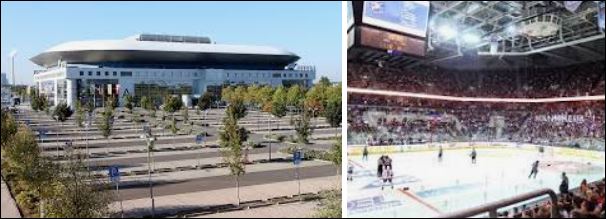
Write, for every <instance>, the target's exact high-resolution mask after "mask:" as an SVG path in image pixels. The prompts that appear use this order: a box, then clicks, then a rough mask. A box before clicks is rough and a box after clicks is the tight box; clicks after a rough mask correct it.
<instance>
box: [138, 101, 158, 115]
mask: <svg viewBox="0 0 606 219" xmlns="http://www.w3.org/2000/svg"><path fill="white" fill-rule="evenodd" d="M141 107H142V108H143V109H144V110H145V111H147V112H148V113H151V115H150V116H151V117H152V118H155V117H156V112H155V110H156V107H155V106H154V103H153V102H152V100H151V99H150V98H149V97H147V96H143V97H141Z"/></svg>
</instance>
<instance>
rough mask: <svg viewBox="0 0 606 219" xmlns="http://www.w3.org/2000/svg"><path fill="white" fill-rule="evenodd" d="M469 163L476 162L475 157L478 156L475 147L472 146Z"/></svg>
mask: <svg viewBox="0 0 606 219" xmlns="http://www.w3.org/2000/svg"><path fill="white" fill-rule="evenodd" d="M470 156H471V163H472V164H476V161H477V158H478V152H477V151H476V148H475V147H474V148H473V150H472V151H471V155H470Z"/></svg>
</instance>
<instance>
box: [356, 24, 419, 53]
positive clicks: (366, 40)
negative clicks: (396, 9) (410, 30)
mask: <svg viewBox="0 0 606 219" xmlns="http://www.w3.org/2000/svg"><path fill="white" fill-rule="evenodd" d="M359 33H360V45H362V46H366V47H371V48H376V49H381V50H386V51H388V52H390V53H402V54H408V55H413V56H419V57H422V56H425V51H426V49H425V41H424V40H421V39H417V38H412V37H409V36H406V35H402V34H395V33H390V32H387V31H382V30H377V29H373V28H369V27H360V30H359Z"/></svg>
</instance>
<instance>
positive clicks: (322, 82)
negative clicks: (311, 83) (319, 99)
mask: <svg viewBox="0 0 606 219" xmlns="http://www.w3.org/2000/svg"><path fill="white" fill-rule="evenodd" d="M317 85H318V86H321V87H330V86H331V85H332V82H330V80H329V79H328V78H327V77H326V76H323V77H321V78H320V81H319V82H318V84H317Z"/></svg>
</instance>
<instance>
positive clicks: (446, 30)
mask: <svg viewBox="0 0 606 219" xmlns="http://www.w3.org/2000/svg"><path fill="white" fill-rule="evenodd" d="M438 33H439V34H440V35H441V36H442V37H444V39H447V40H448V39H451V38H454V37H457V30H455V29H454V28H453V27H452V26H450V25H442V26H441V27H440V28H438Z"/></svg>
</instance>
